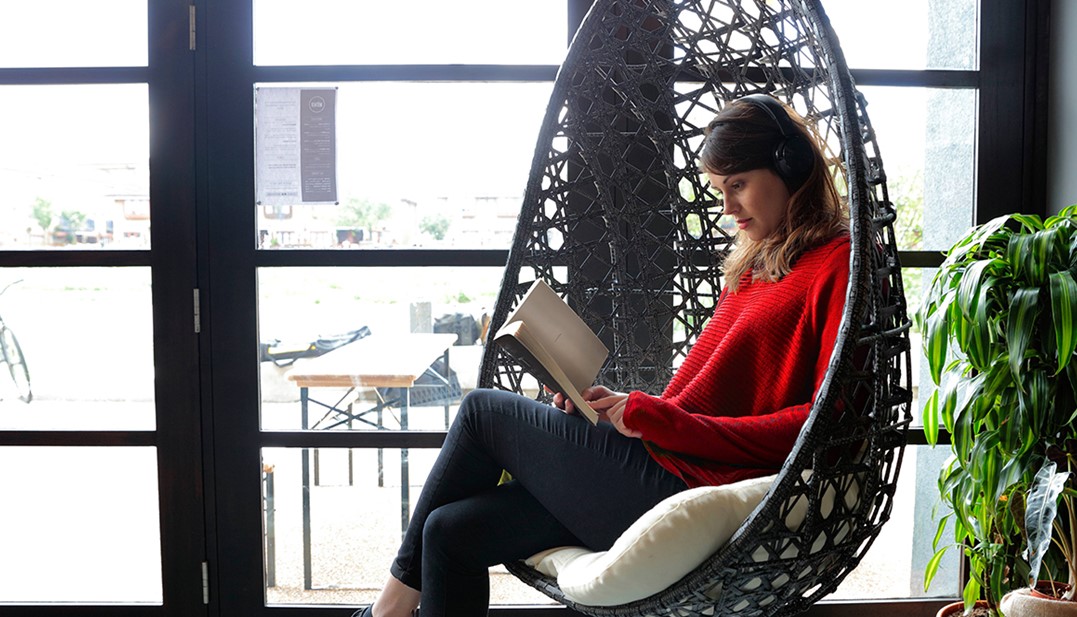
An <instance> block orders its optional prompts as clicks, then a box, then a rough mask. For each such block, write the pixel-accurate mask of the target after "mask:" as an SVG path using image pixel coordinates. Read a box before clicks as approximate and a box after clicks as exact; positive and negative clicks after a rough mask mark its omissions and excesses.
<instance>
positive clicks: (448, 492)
mask: <svg viewBox="0 0 1077 617" xmlns="http://www.w3.org/2000/svg"><path fill="white" fill-rule="evenodd" d="M502 470H506V471H508V472H509V473H510V474H512V477H513V480H512V481H510V482H507V483H505V484H502V485H500V486H499V485H498V481H499V479H500V478H501V471H502ZM686 488H687V486H686V485H685V484H684V482H683V481H681V480H680V479H679V478H677V477H676V476H674V475H673V474H671V473H669V472H668V471H666V470H665V469H664V468H663V467H662V466H661V465H659V464H658V463H656V462H655V461H654V460H653V459H652V458H651V457H650V455H649V454H648V453H647V451H646V449H645V448H644V447H643V443H642V442H641V441H640V440H639V439H630V438H628V437H625V436H623V435H621V434H620V433H618V432H617V430H616V429H615V428H613V426H612V425H610V424H609V423H606V422H602V423H599V425H598V426H592V425H591V424H590V423H589V422H587V420H585V419H584V418H583V417H582V416H579V415H568V414H565V413H563V412H562V411H560V410H558V409H556V408H554V407H551V406H549V405H545V404H542V403H539V402H536V401H535V400H533V399H530V398H527V397H524V396H519V395H516V394H512V393H508V392H503V391H497V390H475V391H473V392H471V393H470V394H468V395H467V396H466V397H465V398H464V401H463V403H461V406H460V411H459V413H458V414H457V417H456V420H455V421H454V422H453V425H452V427H451V428H450V429H449V433H448V436H447V437H446V439H445V444H444V445H443V446H442V449H441V452H440V454H439V455H438V458H437V461H436V462H435V463H434V466H433V468H432V469H431V471H430V475H429V476H428V477H427V480H426V483H425V485H424V486H423V489H422V493H421V494H420V496H419V499H418V500H417V502H416V504H415V511H414V514H413V515H412V518H411V523H410V524H409V526H408V530H407V532H406V533H405V534H404V540H403V542H402V544H401V546H400V551H399V553H398V554H397V558H396V560H395V561H394V562H393V564H392V566H391V568H390V571H391V573H392V575H393V576H394V577H396V578H397V579H398V580H400V581H401V582H403V583H404V584H405V585H407V586H409V587H411V588H413V589H419V590H420V591H421V598H422V600H421V604H420V611H421V614H422V617H448V616H451V617H469V616H471V615H475V616H480V615H486V614H487V609H488V605H489V601H490V600H489V597H490V580H489V571H488V570H489V568H490V567H491V566H494V565H497V564H501V563H506V562H510V561H515V560H519V559H524V558H526V557H529V556H531V555H533V554H535V553H538V552H539V551H542V550H545V549H548V548H553V547H555V546H566V545H574V546H586V547H588V548H590V549H592V550H606V549H608V548H610V546H612V545H613V542H614V541H615V540H616V539H617V537H618V536H619V535H620V534H621V533H622V532H623V531H624V530H625V529H627V528H628V527H629V526H630V525H631V524H632V523H633V522H634V521H635V520H636V519H637V518H639V517H640V516H641V515H642V514H643V513H645V512H646V511H647V510H649V509H650V508H651V507H653V506H654V505H655V504H657V503H658V502H660V501H662V500H663V499H665V498H666V497H669V496H670V495H673V494H675V493H678V492H680V491H683V490H685V489H686Z"/></svg>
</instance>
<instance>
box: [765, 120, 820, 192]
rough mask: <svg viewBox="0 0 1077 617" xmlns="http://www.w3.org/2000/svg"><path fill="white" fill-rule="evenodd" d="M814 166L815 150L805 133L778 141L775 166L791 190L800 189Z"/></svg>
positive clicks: (775, 150)
mask: <svg viewBox="0 0 1077 617" xmlns="http://www.w3.org/2000/svg"><path fill="white" fill-rule="evenodd" d="M814 167H815V152H814V151H813V149H812V147H811V144H810V143H808V140H807V139H805V138H804V136H803V135H799V134H794V135H790V136H788V137H786V138H785V139H782V140H781V141H780V142H778V146H777V147H776V148H775V149H774V168H775V169H777V170H778V175H780V176H781V177H782V179H783V180H785V181H786V183H787V184H788V185H789V188H790V190H793V191H795V190H796V189H799V188H800V187H801V186H802V185H803V184H804V182H805V181H806V180H807V179H808V176H809V175H811V172H812V169H813V168H814Z"/></svg>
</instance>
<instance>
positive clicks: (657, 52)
mask: <svg viewBox="0 0 1077 617" xmlns="http://www.w3.org/2000/svg"><path fill="white" fill-rule="evenodd" d="M754 92H766V93H770V94H772V95H774V96H777V97H778V98H780V99H783V100H785V101H788V102H790V103H791V104H792V105H793V107H794V108H795V109H796V110H797V111H798V112H799V113H800V114H801V115H802V116H804V117H805V118H806V119H807V120H808V122H809V124H810V125H813V126H815V127H816V130H817V131H818V135H819V137H820V139H821V140H822V141H823V142H824V143H825V144H826V149H827V157H828V159H829V160H830V161H831V163H832V165H833V169H834V172H835V174H836V175H837V176H838V180H839V187H841V189H842V191H843V193H844V194H845V196H846V197H847V199H848V204H849V208H850V214H851V228H852V231H851V240H852V258H851V274H850V278H851V280H850V285H849V290H848V294H847V298H846V306H845V309H844V316H843V323H842V327H841V331H840V334H839V336H838V340H837V343H836V346H835V349H834V353H833V356H832V358H831V361H830V365H829V369H828V373H827V376H826V379H825V381H824V383H823V385H822V387H821V389H820V390H819V392H818V394H817V398H816V401H815V405H814V408H813V409H812V412H811V416H810V417H809V419H808V422H807V424H806V425H805V427H804V430H803V431H802V433H801V435H800V438H799V440H798V441H797V444H796V446H795V449H794V451H793V452H792V454H791V455H790V456H789V458H788V460H787V461H786V463H785V465H784V467H783V468H782V470H781V472H780V474H779V476H778V479H777V481H776V482H775V484H774V486H773V488H772V489H771V491H770V492H769V493H768V494H767V497H766V498H764V500H763V502H762V503H761V504H760V505H759V506H758V507H757V508H756V509H755V510H754V512H753V513H752V514H751V515H750V516H749V517H748V519H747V520H746V521H745V522H744V523H743V525H742V526H741V527H740V529H739V530H738V531H737V532H736V533H735V534H734V536H733V537H732V539H731V540H730V541H729V542H728V543H727V544H726V545H725V546H724V547H722V548H721V549H720V550H719V551H718V552H717V553H715V554H714V555H713V556H711V557H710V558H709V559H708V560H707V561H706V562H705V563H703V564H702V565H700V566H699V567H698V568H697V569H696V570H695V571H693V572H692V573H690V574H688V575H687V576H685V577H684V578H683V579H682V580H680V581H679V582H678V583H676V584H674V585H673V586H671V587H669V588H668V589H666V590H665V591H663V592H660V593H658V594H656V595H653V596H651V597H649V598H646V599H643V600H639V601H636V602H633V603H630V604H625V605H621V606H614V607H596V606H583V605H579V604H576V603H574V602H572V601H571V600H569V599H567V598H566V597H565V595H564V594H563V593H562V592H561V590H560V589H559V588H558V587H557V584H556V581H555V580H552V579H550V578H549V577H546V576H544V575H542V574H540V573H539V572H537V571H535V570H533V569H531V568H529V567H527V566H525V565H524V564H523V563H514V564H506V565H507V567H508V568H509V570H510V571H511V572H512V573H513V574H515V575H516V576H518V577H519V578H521V579H522V580H523V581H524V582H526V583H528V584H530V585H532V586H534V587H536V588H537V589H539V590H541V591H542V592H544V593H545V594H547V595H548V596H550V597H551V598H554V599H555V600H558V601H560V602H562V603H564V604H567V605H568V606H570V607H571V608H573V609H574V610H576V611H579V612H581V613H585V614H589V615H678V616H690V615H753V616H754V615H792V614H795V613H798V612H800V611H802V610H804V609H805V608H807V607H808V606H809V605H811V604H812V603H814V602H816V601H817V600H818V599H819V598H821V597H822V596H824V595H826V594H828V593H830V592H832V591H833V590H834V589H835V588H836V587H837V586H838V584H839V583H840V582H841V581H842V579H843V578H844V577H845V576H846V574H848V572H849V571H851V570H852V569H853V568H854V567H855V566H856V565H857V564H858V563H859V561H860V559H861V558H862V556H863V555H864V553H865V551H867V549H868V547H869V546H870V545H871V543H872V541H873V540H874V539H875V537H876V536H877V534H878V532H879V530H880V528H881V527H882V525H883V523H884V522H886V520H887V519H888V518H889V515H890V511H891V507H892V499H893V496H894V490H895V485H896V482H897V475H898V469H899V467H900V464H901V456H902V453H903V451H904V442H905V431H906V427H907V425H908V422H909V418H910V401H911V394H910V386H909V374H910V366H909V362H910V359H909V341H908V319H907V315H906V307H905V301H904V294H903V289H902V281H901V272H900V266H899V263H898V258H897V249H896V245H895V240H894V233H893V229H892V223H893V221H894V217H895V212H894V208H893V206H892V204H891V202H890V200H889V197H888V194H887V189H886V184H885V180H886V177H885V174H884V172H883V167H882V161H881V160H880V158H879V156H878V148H877V144H876V143H875V136H874V133H873V132H872V129H871V125H870V123H869V121H868V117H867V115H866V113H865V109H864V108H865V103H864V100H863V98H862V97H861V96H860V95H859V93H858V92H857V90H856V89H855V87H854V85H853V82H852V79H851V76H850V74H849V71H848V68H847V66H846V64H845V60H844V57H843V56H842V53H841V49H840V48H839V46H838V41H837V39H836V38H835V36H834V34H833V32H832V30H831V28H830V25H829V22H828V20H827V18H826V15H825V13H824V11H823V9H822V7H821V6H819V4H818V2H817V1H815V0H765V1H764V0H597V1H596V2H595V4H594V6H593V8H592V9H591V11H590V13H589V14H588V16H587V18H586V19H585V21H584V23H583V25H582V26H581V28H580V30H579V32H578V34H577V35H576V38H575V40H574V42H573V43H572V45H571V47H570V49H569V52H568V55H567V57H566V60H565V62H564V65H563V66H562V68H561V70H560V72H559V73H558V76H557V80H556V83H555V85H554V91H553V95H552V98H551V101H550V106H549V108H548V110H547V112H546V118H545V121H544V123H543V125H542V128H541V132H540V135H539V139H538V146H537V149H536V155H535V159H534V163H533V166H532V169H531V175H530V179H529V181H528V184H527V188H526V192H525V197H524V202H523V209H522V211H521V213H520V219H519V226H518V228H517V231H516V236H515V239H514V241H513V244H512V247H511V250H510V253H509V259H508V264H507V269H506V273H505V278H504V282H503V286H502V288H501V293H500V297H499V298H498V301H497V304H496V306H495V309H494V312H493V315H492V322H491V328H493V331H496V330H497V328H498V327H500V325H501V324H502V323H503V322H504V319H505V317H506V315H507V313H508V312H509V311H510V310H511V309H512V308H513V307H514V305H515V304H516V303H517V302H518V301H519V299H520V297H521V296H522V295H523V293H524V292H525V291H526V289H527V288H528V286H529V283H530V282H531V281H532V280H534V279H535V278H536V277H541V278H544V279H545V280H547V281H548V282H550V283H551V285H552V286H553V287H554V289H555V290H557V291H558V292H559V293H560V294H562V296H563V297H565V298H566V299H567V300H568V302H569V303H570V304H571V305H572V306H573V307H574V308H575V309H576V311H578V312H579V313H580V314H581V315H582V316H583V318H584V319H585V321H587V322H588V324H589V325H591V327H592V328H593V329H594V330H595V331H596V332H597V333H598V334H599V336H600V337H601V338H602V339H603V340H604V341H605V342H606V344H607V346H608V347H609V348H610V350H611V354H610V360H609V361H608V363H607V365H606V366H605V367H604V368H603V370H602V372H601V375H600V377H599V382H600V383H603V384H606V385H608V386H610V387H612V388H615V389H620V390H626V391H627V390H632V389H639V390H644V391H647V392H651V393H655V394H657V393H658V392H660V391H661V389H662V388H663V387H664V386H665V384H666V383H667V382H668V380H669V379H670V377H671V375H672V372H673V370H674V368H675V367H676V366H677V365H678V364H679V362H680V360H681V359H682V358H683V357H684V355H685V353H686V352H687V350H688V348H689V347H690V346H691V344H692V343H693V342H694V341H695V339H696V337H697V335H698V333H699V332H700V330H701V328H702V326H703V325H704V322H705V321H706V320H707V319H708V318H709V317H710V315H711V314H712V313H713V310H714V303H715V301H716V298H717V296H718V293H719V291H720V287H721V283H720V280H719V273H720V266H721V263H722V259H723V256H724V255H725V253H726V252H727V251H728V249H729V248H730V247H731V243H732V237H731V236H730V235H729V234H727V232H726V231H725V230H724V229H723V227H722V226H721V224H720V215H721V211H722V208H721V202H720V200H719V199H718V198H716V197H714V196H712V195H711V194H709V193H708V191H707V189H706V187H705V186H704V184H703V183H702V180H701V178H700V176H699V174H698V172H697V168H696V161H697V157H698V154H699V150H700V147H701V145H702V141H703V135H702V128H703V127H704V126H705V125H706V123H707V121H709V120H710V119H711V118H712V117H713V115H714V113H716V112H717V110H718V109H719V108H720V106H721V105H722V104H723V101H728V100H732V99H735V98H738V97H740V96H743V95H746V94H750V93H754ZM529 383H533V382H531V381H529V379H528V378H526V377H525V374H524V373H523V371H522V370H521V368H520V367H519V366H518V365H517V364H516V363H514V362H513V360H512V359H511V358H510V357H508V356H507V355H505V354H504V353H503V352H502V351H500V350H499V349H497V348H496V346H488V347H487V349H486V352H485V355H484V356H483V359H482V365H481V370H480V377H479V384H480V385H481V386H485V387H496V388H502V389H508V390H514V391H518V392H522V391H524V390H525V386H526V385H528V384H529ZM538 396H543V395H541V394H540V395H538ZM806 471H808V472H809V473H805V472H806ZM852 484H855V485H856V486H855V487H854V488H855V494H856V495H857V497H856V499H854V500H852V501H853V502H854V503H852V505H850V504H848V503H846V500H843V499H838V500H833V502H834V503H833V510H831V511H828V510H829V507H830V506H829V505H826V504H825V503H824V502H826V501H827V500H826V499H824V498H823V496H824V495H825V494H826V493H827V492H828V491H829V492H831V494H833V491H835V490H836V491H838V492H839V493H842V494H846V491H848V490H850V485H852ZM848 494H854V493H848ZM797 500H806V502H807V504H808V514H807V516H806V518H805V520H804V522H803V524H801V525H800V526H799V528H798V529H797V531H795V532H793V531H790V530H789V528H788V527H787V526H786V525H785V524H783V521H785V520H786V517H787V516H789V515H790V511H791V509H792V503H793V502H795V501H797ZM802 503H803V501H802Z"/></svg>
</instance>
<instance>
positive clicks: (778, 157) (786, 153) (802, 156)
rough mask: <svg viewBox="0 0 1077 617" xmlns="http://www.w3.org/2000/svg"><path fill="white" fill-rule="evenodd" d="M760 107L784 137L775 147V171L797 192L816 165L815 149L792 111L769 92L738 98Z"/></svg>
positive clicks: (791, 190) (790, 189) (792, 190)
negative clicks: (787, 109) (795, 121)
mask: <svg viewBox="0 0 1077 617" xmlns="http://www.w3.org/2000/svg"><path fill="white" fill-rule="evenodd" d="M737 101H738V102H740V101H742V102H744V103H747V104H749V105H751V106H752V107H755V108H757V109H760V110H762V111H763V113H765V114H766V115H767V116H768V117H770V119H771V120H772V121H773V122H774V124H775V126H777V127H778V130H779V131H780V132H781V134H782V138H781V139H780V140H779V141H778V143H777V144H776V145H775V146H774V155H773V160H774V170H775V171H777V172H778V175H779V176H781V178H782V180H784V181H785V184H786V186H787V187H789V192H791V193H794V192H796V190H797V189H799V188H800V187H801V186H803V185H804V182H805V181H807V179H808V176H809V175H810V174H811V172H812V169H813V168H814V167H815V150H814V149H813V148H812V145H811V143H810V142H809V141H808V140H807V138H805V137H804V135H803V134H802V133H801V132H800V130H799V129H798V128H797V126H796V125H795V124H794V123H793V119H792V118H790V117H789V113H788V112H787V111H786V110H785V107H783V106H782V104H781V103H779V102H778V101H777V100H776V99H775V98H774V97H771V96H769V95H766V94H749V95H747V96H743V97H741V98H739V99H737Z"/></svg>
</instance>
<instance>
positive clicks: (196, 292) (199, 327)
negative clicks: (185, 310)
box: [194, 287, 202, 334]
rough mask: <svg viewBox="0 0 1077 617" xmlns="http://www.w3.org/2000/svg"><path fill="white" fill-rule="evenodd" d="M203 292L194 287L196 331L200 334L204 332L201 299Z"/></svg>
mask: <svg viewBox="0 0 1077 617" xmlns="http://www.w3.org/2000/svg"><path fill="white" fill-rule="evenodd" d="M200 295H201V294H200V293H199V290H198V288H197V287H195V288H194V333H195V334H200V333H201V332H202V302H201V299H200V297H199V296H200Z"/></svg>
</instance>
